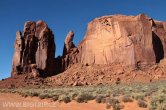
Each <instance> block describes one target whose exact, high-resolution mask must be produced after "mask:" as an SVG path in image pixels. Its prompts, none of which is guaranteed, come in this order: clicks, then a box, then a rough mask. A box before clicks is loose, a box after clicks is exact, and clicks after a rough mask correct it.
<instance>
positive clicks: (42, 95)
mask: <svg viewBox="0 0 166 110" xmlns="http://www.w3.org/2000/svg"><path fill="white" fill-rule="evenodd" d="M39 98H40V99H46V98H49V95H48V94H40V95H39Z"/></svg>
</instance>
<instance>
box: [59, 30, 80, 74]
mask: <svg viewBox="0 0 166 110" xmlns="http://www.w3.org/2000/svg"><path fill="white" fill-rule="evenodd" d="M73 38H74V32H73V31H70V32H69V33H68V35H67V36H66V39H65V43H64V48H63V55H62V71H64V70H66V69H67V68H68V67H70V66H71V65H73V64H76V63H78V59H77V54H78V49H77V47H76V46H75V45H74V43H73Z"/></svg>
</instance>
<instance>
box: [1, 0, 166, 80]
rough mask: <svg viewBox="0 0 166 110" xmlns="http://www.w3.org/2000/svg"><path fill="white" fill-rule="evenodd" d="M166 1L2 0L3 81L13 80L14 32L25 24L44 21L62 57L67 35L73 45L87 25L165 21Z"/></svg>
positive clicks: (57, 52)
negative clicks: (133, 18) (121, 17)
mask: <svg viewBox="0 0 166 110" xmlns="http://www.w3.org/2000/svg"><path fill="white" fill-rule="evenodd" d="M165 11H166V0H0V79H2V78H6V77H10V73H11V63H12V57H13V52H14V48H13V45H14V41H15V33H16V31H17V30H21V31H22V30H23V26H24V22H25V21H31V20H32V21H38V20H44V21H45V22H46V23H47V24H48V26H49V27H50V28H51V29H52V30H53V33H54V35H55V43H56V56H58V55H61V53H62V49H63V43H64V39H65V36H66V34H67V33H68V32H69V31H70V30H73V31H74V32H75V38H74V42H75V44H76V45H77V44H78V42H79V41H80V40H81V39H82V38H83V37H84V35H85V32H86V28H87V24H88V22H90V21H91V20H93V19H94V18H96V17H100V16H103V15H113V14H126V15H137V14H139V13H145V14H147V15H148V16H150V17H152V18H154V19H157V20H161V21H166V14H165V13H166V12H165Z"/></svg>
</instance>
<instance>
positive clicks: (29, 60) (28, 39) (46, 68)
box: [12, 21, 55, 76]
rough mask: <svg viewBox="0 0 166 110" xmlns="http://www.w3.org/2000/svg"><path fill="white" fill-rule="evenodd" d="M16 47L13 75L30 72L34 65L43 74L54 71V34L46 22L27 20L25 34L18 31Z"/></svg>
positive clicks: (49, 73)
mask: <svg viewBox="0 0 166 110" xmlns="http://www.w3.org/2000/svg"><path fill="white" fill-rule="evenodd" d="M14 48H15V52H14V56H13V61H12V76H14V75H18V74H22V73H30V72H32V70H33V66H34V65H36V66H37V70H38V71H40V74H41V75H45V74H46V75H51V74H53V73H54V71H55V70H54V54H55V43H54V35H53V33H52V31H51V30H50V29H49V28H48V26H47V24H46V23H45V22H43V21H38V22H37V23H35V22H32V21H28V22H26V23H25V25H24V32H23V35H22V34H21V32H19V31H18V32H17V33H16V41H15V44H14ZM32 65H33V66H32Z"/></svg>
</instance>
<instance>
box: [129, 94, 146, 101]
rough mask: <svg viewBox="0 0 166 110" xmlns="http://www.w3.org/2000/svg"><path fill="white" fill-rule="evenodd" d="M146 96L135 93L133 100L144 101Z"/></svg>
mask: <svg viewBox="0 0 166 110" xmlns="http://www.w3.org/2000/svg"><path fill="white" fill-rule="evenodd" d="M144 97H145V94H143V93H135V94H133V96H132V98H134V99H136V100H144Z"/></svg>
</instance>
